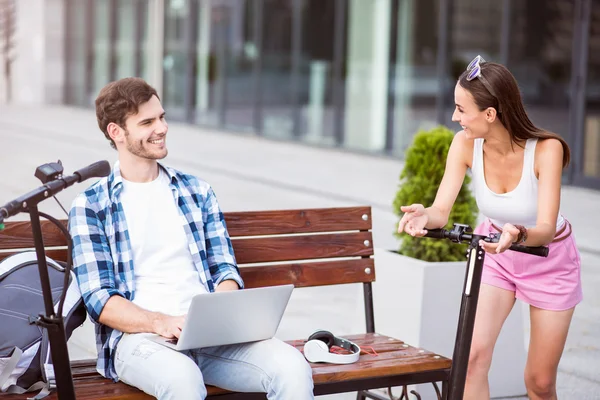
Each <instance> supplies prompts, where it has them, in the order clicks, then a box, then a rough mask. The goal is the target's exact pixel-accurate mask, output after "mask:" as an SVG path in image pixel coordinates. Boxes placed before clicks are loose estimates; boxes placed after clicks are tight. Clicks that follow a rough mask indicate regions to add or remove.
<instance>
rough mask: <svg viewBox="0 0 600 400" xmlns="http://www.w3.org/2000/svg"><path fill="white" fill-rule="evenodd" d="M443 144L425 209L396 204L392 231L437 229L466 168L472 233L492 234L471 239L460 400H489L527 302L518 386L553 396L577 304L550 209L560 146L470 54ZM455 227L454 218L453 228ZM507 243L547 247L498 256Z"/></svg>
mask: <svg viewBox="0 0 600 400" xmlns="http://www.w3.org/2000/svg"><path fill="white" fill-rule="evenodd" d="M454 98H455V103H456V108H455V110H454V114H453V116H452V120H453V121H455V122H458V123H459V124H460V126H461V127H462V131H460V132H458V133H457V134H456V136H455V137H454V139H453V142H452V145H451V146H450V150H449V152H448V158H447V162H446V170H445V173H444V177H443V179H442V182H441V184H440V187H439V189H438V192H437V195H436V198H435V201H434V203H433V205H432V206H431V207H428V208H424V206H423V205H421V204H413V205H409V206H403V207H402V208H401V210H402V212H404V213H405V214H404V215H403V216H402V219H401V220H400V223H399V226H398V231H399V232H403V231H404V232H406V233H408V234H410V235H413V236H423V235H424V234H425V233H426V230H427V229H434V228H440V227H443V226H445V225H446V224H447V222H448V215H449V213H450V210H451V208H452V205H453V203H454V201H455V200H456V196H457V194H458V192H459V189H460V187H461V186H462V183H463V179H464V176H465V173H466V172H467V168H469V169H471V172H472V176H473V184H474V192H475V198H476V200H477V205H478V207H479V209H480V211H481V212H482V213H483V214H484V216H485V217H486V219H485V221H484V222H483V223H482V224H481V225H480V226H479V227H477V229H476V233H479V234H483V235H488V234H489V233H492V232H502V234H501V236H500V240H499V242H498V243H487V242H483V241H481V242H480V245H481V246H482V247H483V248H484V249H485V251H486V252H487V253H488V254H487V256H486V258H485V265H484V270H483V277H482V285H481V292H480V295H479V303H478V308H477V315H476V319H475V329H474V332H473V342H472V345H471V355H470V359H469V368H468V373H467V383H466V387H465V396H464V398H465V399H476V400H481V399H489V397H490V394H489V385H488V379H487V376H488V371H489V368H490V365H491V361H492V353H493V349H494V345H495V343H496V339H497V338H498V335H499V333H500V329H501V328H502V325H503V323H504V321H505V319H506V317H507V316H508V314H509V313H510V311H511V309H512V307H513V305H514V303H515V298H517V299H520V300H522V301H524V302H526V303H528V304H529V305H530V318H531V338H530V344H529V353H528V358H527V365H526V368H525V384H526V387H527V393H528V395H529V397H530V398H531V399H556V374H557V368H558V363H559V361H560V358H561V355H562V352H563V349H564V345H565V341H566V338H567V333H568V329H569V325H570V323H571V317H572V315H573V311H574V308H575V306H576V305H577V304H578V303H579V302H580V301H581V300H582V290H581V279H580V257H579V252H578V250H577V247H576V245H575V240H574V237H573V235H571V226H570V224H569V222H568V221H567V220H566V219H564V218H563V216H562V215H561V214H560V212H559V204H560V187H561V175H562V170H563V168H564V167H566V166H567V165H568V163H569V157H570V153H569V148H568V146H567V144H566V142H565V141H564V140H563V139H562V138H561V137H560V136H558V135H556V134H554V133H550V132H547V131H544V130H542V129H540V128H537V127H536V126H535V125H534V124H533V123H532V122H531V121H530V119H529V117H528V116H527V113H526V112H525V109H524V106H523V102H522V100H521V95H520V93H519V88H518V86H517V82H516V80H515V78H514V77H513V75H512V74H511V73H510V72H509V71H508V69H506V67H504V66H502V65H499V64H496V63H488V62H485V60H483V59H482V58H481V57H480V56H477V57H476V58H475V59H474V60H473V61H472V62H471V63H470V64H469V66H468V67H467V70H466V71H465V72H463V74H462V75H461V76H460V78H459V80H458V83H457V84H456V87H455V90H454ZM457 222H460V221H457ZM512 243H520V244H523V245H525V246H542V245H543V246H549V248H550V253H549V256H548V257H547V258H540V257H536V256H533V255H527V254H522V253H517V252H513V251H506V250H507V249H508V248H509V247H510V245H511V244H512Z"/></svg>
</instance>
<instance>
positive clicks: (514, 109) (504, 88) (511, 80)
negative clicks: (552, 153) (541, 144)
mask: <svg viewBox="0 0 600 400" xmlns="http://www.w3.org/2000/svg"><path fill="white" fill-rule="evenodd" d="M481 74H482V75H483V77H484V78H485V79H486V80H487V81H488V82H489V84H490V86H491V87H492V89H493V90H494V93H496V95H497V96H498V98H495V97H494V96H492V94H491V93H490V92H489V91H488V90H487V89H486V87H485V85H484V84H483V83H482V82H481V80H479V79H478V78H475V79H473V80H471V81H468V80H467V75H468V72H467V71H465V72H463V73H462V74H461V76H460V77H459V78H458V82H459V84H460V86H462V87H463V88H464V89H466V90H468V91H469V93H471V95H472V96H473V99H474V100H475V104H477V106H478V107H479V110H481V111H483V110H485V109H486V108H488V107H492V108H495V109H496V111H498V109H501V110H502V112H501V113H497V115H498V119H499V120H500V122H502V125H504V127H505V128H506V130H507V131H508V133H509V134H510V138H511V140H512V141H513V142H514V143H518V142H522V141H525V140H527V139H534V138H537V139H556V140H558V141H560V143H561V144H562V146H563V168H565V167H566V166H567V165H569V162H570V160H571V152H570V150H569V145H568V144H567V142H566V141H565V140H564V139H563V138H562V137H560V135H557V134H556V133H553V132H548V131H546V130H544V129H541V128H538V127H537V126H535V125H534V124H533V122H531V120H530V119H529V116H528V115H527V112H525V107H524V105H523V100H522V99H521V92H520V91H519V86H518V85H517V80H516V79H515V77H514V76H513V74H511V73H510V71H509V70H508V69H507V68H506V67H505V66H503V65H501V64H497V63H493V62H484V63H482V64H481Z"/></svg>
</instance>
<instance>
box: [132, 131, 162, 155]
mask: <svg viewBox="0 0 600 400" xmlns="http://www.w3.org/2000/svg"><path fill="white" fill-rule="evenodd" d="M125 140H126V144H127V151H129V152H130V153H131V154H133V155H135V156H137V157H140V158H145V159H147V160H162V159H163V158H165V157H166V156H167V153H168V151H167V148H166V147H165V148H164V149H163V150H158V151H154V152H153V151H151V150H150V149H148V148H147V147H146V146H145V143H146V142H144V141H141V140H140V141H137V142H135V141H133V140H131V139H130V136H129V131H128V130H127V129H125Z"/></svg>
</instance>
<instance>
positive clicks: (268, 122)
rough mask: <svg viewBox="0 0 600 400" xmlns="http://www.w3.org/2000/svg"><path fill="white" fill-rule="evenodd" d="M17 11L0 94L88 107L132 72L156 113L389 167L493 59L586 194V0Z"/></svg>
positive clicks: (592, 56) (50, 5)
mask: <svg viewBox="0 0 600 400" xmlns="http://www.w3.org/2000/svg"><path fill="white" fill-rule="evenodd" d="M17 8H20V11H19V12H18V15H19V16H18V17H17V19H18V22H21V25H23V26H27V29H28V31H27V35H25V34H22V35H21V36H20V38H21V39H22V40H23V41H24V43H26V46H27V48H26V49H20V54H19V55H18V57H17V58H16V61H15V63H16V64H17V67H18V68H13V71H15V72H16V74H17V75H16V76H14V77H13V88H14V90H13V91H14V92H15V93H14V96H13V97H15V101H23V102H36V101H37V102H44V103H48V102H50V103H66V104H70V105H74V106H81V107H92V106H93V101H94V99H95V97H96V96H97V94H98V91H99V89H100V88H101V87H102V86H103V85H105V84H106V83H108V82H110V81H112V80H115V79H118V78H122V77H126V76H141V77H143V78H145V79H146V80H148V81H149V82H150V83H151V84H152V85H154V86H155V87H156V88H157V89H158V91H159V93H160V94H161V98H162V100H163V104H164V106H165V108H166V110H167V113H168V115H169V118H170V119H172V120H173V119H175V120H180V121H186V122H189V123H191V124H197V125H199V126H206V127H211V128H217V129H223V130H225V131H238V132H247V133H248V134H249V135H261V136H265V137H268V138H274V139H280V140H293V141H299V142H305V143H311V144H315V145H320V146H334V147H341V148H346V149H350V150H353V151H361V152H368V153H375V154H385V155H388V156H389V155H392V156H396V157H399V158H402V157H403V153H404V151H405V149H406V147H407V146H408V145H409V144H410V142H411V140H412V136H413V135H414V134H415V133H416V132H417V131H418V130H419V129H428V128H431V127H434V126H436V125H438V124H444V125H446V126H448V127H450V128H451V129H453V130H458V129H459V127H458V126H457V125H456V124H455V123H453V122H452V121H451V115H452V112H453V108H454V101H453V88H454V84H455V82H456V78H457V77H458V75H459V74H460V73H461V72H462V71H463V70H464V68H465V66H466V65H467V64H468V62H469V61H470V60H471V59H472V58H473V57H474V56H476V55H477V54H480V55H482V56H483V57H484V58H485V59H486V60H488V61H497V62H501V63H503V64H505V65H507V66H508V67H509V69H510V70H511V71H512V72H513V74H514V75H515V77H516V78H517V80H518V82H519V85H520V88H521V90H522V94H523V98H524V100H525V103H526V106H527V110H528V112H529V113H530V115H531V117H532V120H533V121H534V123H536V124H537V125H539V126H541V127H543V128H545V129H548V130H550V131H553V132H556V133H558V134H560V135H561V136H563V137H564V138H565V139H566V140H567V141H568V143H569V144H570V146H571V150H572V160H573V161H572V164H571V166H570V167H569V169H568V170H566V171H565V176H564V179H565V183H568V184H574V185H578V186H584V187H590V188H595V189H600V0H526V1H523V0H498V1H496V0H27V2H19V4H18V7H17ZM18 31H19V29H18ZM32 31H33V35H32V34H31V32H32ZM17 36H18V35H17ZM19 43H22V42H21V41H19ZM19 47H22V45H21V44H20V46H19ZM38 60H42V61H43V63H42V67H40V66H38V65H37V64H35V61H38ZM17 69H19V71H18V72H17Z"/></svg>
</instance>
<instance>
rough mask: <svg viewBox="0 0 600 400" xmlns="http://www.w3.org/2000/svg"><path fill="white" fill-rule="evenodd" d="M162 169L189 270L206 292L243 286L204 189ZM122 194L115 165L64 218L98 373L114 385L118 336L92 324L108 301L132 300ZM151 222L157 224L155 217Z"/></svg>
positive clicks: (213, 205) (221, 223) (218, 216)
mask: <svg viewBox="0 0 600 400" xmlns="http://www.w3.org/2000/svg"><path fill="white" fill-rule="evenodd" d="M160 167H161V168H164V170H165V171H166V173H167V174H168V176H169V178H170V180H171V183H170V187H171V190H172V191H173V196H174V199H175V201H176V202H177V205H178V208H179V210H180V212H181V214H182V215H184V216H185V218H186V220H187V223H186V224H184V226H183V228H184V230H185V233H186V236H187V238H188V242H189V245H190V249H191V252H192V259H193V261H194V265H195V266H196V269H197V270H198V273H199V275H200V280H201V282H202V283H203V284H204V286H205V287H206V289H207V291H209V292H213V291H214V288H215V287H216V286H217V285H218V284H219V283H220V282H221V281H223V280H226V279H233V280H235V281H236V282H237V283H238V285H239V286H240V287H243V281H242V278H241V276H240V274H239V269H238V267H237V265H236V261H235V256H234V254H233V248H232V245H231V240H230V238H229V234H228V233H227V227H226V225H225V220H224V218H223V214H222V212H221V210H220V208H219V205H218V203H217V199H216V197H215V194H214V192H213V190H212V188H211V187H210V185H209V184H208V183H206V182H204V181H202V180H199V179H197V178H195V177H193V176H191V175H187V174H183V173H181V172H179V171H176V170H174V169H171V168H167V167H164V166H162V165H161V166H160ZM122 190H123V179H122V178H121V173H120V168H119V163H118V162H117V163H115V165H114V168H113V172H112V173H111V174H110V175H109V176H108V177H106V178H103V179H101V180H100V181H98V182H97V183H95V184H94V185H92V186H91V187H90V188H89V189H87V190H86V191H85V192H83V193H81V194H79V195H78V196H77V197H76V198H75V200H74V202H73V205H72V207H71V211H70V213H69V232H70V234H71V237H72V238H73V268H74V271H75V275H76V276H77V281H78V283H79V288H80V289H81V294H82V296H83V301H84V303H85V306H86V308H87V311H88V313H89V315H90V317H91V319H92V321H93V322H94V323H95V325H96V327H95V328H96V346H97V349H98V363H97V365H96V367H97V369H98V372H99V373H100V374H102V375H103V376H105V377H107V378H112V379H113V380H118V377H117V374H116V372H115V368H114V358H113V356H114V353H115V349H116V347H117V343H118V342H119V339H120V338H121V336H122V335H123V333H122V332H120V331H118V330H116V329H112V328H109V327H108V326H106V325H102V324H100V323H99V322H98V318H99V317H100V313H101V312H102V309H103V308H104V305H105V304H106V302H107V301H108V299H109V298H110V297H111V296H113V295H118V296H122V297H124V298H126V299H128V300H132V299H133V297H134V295H135V285H134V284H135V279H134V276H135V275H134V264H133V254H132V250H131V244H130V242H129V232H128V231H127V223H126V221H125V214H124V212H123V206H122V204H121V202H120V199H119V194H120V193H121V191H122ZM156 218H161V216H160V215H157V216H156Z"/></svg>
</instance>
